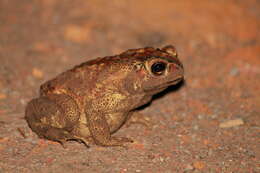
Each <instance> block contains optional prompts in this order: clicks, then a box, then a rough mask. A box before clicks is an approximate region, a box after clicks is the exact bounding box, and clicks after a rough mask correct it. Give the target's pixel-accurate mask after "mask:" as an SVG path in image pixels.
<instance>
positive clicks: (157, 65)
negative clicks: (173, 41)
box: [151, 62, 166, 75]
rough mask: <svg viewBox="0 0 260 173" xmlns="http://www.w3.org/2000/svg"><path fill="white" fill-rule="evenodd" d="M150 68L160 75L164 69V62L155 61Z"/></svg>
mask: <svg viewBox="0 0 260 173" xmlns="http://www.w3.org/2000/svg"><path fill="white" fill-rule="evenodd" d="M151 69H152V72H153V73H154V74H156V75H160V74H162V73H163V72H164V70H165V69H166V64H165V63H163V62H156V63H154V64H153V65H152V67H151Z"/></svg>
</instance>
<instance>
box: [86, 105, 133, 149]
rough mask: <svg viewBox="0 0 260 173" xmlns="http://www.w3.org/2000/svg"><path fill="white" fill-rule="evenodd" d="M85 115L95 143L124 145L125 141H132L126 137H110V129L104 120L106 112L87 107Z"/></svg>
mask: <svg viewBox="0 0 260 173" xmlns="http://www.w3.org/2000/svg"><path fill="white" fill-rule="evenodd" d="M85 112H86V117H87V121H88V124H89V130H90V133H91V136H92V138H93V139H94V141H95V143H96V144H97V145H102V146H124V144H125V143H126V142H133V141H132V140H131V139H129V138H126V137H112V136H111V129H110V127H109V124H108V122H107V120H106V113H104V112H100V111H93V110H92V109H89V108H88V109H87V111H85Z"/></svg>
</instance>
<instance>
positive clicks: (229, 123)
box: [219, 118, 244, 128]
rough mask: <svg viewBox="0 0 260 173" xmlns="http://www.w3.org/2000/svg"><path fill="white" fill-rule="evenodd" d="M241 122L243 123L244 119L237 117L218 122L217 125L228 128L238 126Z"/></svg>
mask: <svg viewBox="0 0 260 173" xmlns="http://www.w3.org/2000/svg"><path fill="white" fill-rule="evenodd" d="M243 124H244V121H243V120H242V119H240V118H238V119H234V120H228V121H225V122H223V123H220V124H219V127H220V128H230V127H236V126H240V125H243Z"/></svg>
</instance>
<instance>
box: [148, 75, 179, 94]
mask: <svg viewBox="0 0 260 173" xmlns="http://www.w3.org/2000/svg"><path fill="white" fill-rule="evenodd" d="M183 79H184V78H183V76H180V77H178V78H176V79H174V80H171V81H168V82H166V83H163V84H161V85H157V86H153V87H152V88H146V89H145V90H144V91H147V92H152V91H158V90H160V91H161V90H164V89H166V88H167V87H168V86H171V85H175V84H177V83H179V82H181V81H182V80H183Z"/></svg>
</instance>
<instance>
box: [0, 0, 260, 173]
mask: <svg viewBox="0 0 260 173" xmlns="http://www.w3.org/2000/svg"><path fill="white" fill-rule="evenodd" d="M259 32H260V2H259V0H246V1H244V0H229V1H226V0H218V1H212V0H197V1H188V0H175V1H173V0H160V1H159V0H157V1H149V0H142V1H140V0H139V1H138V0H125V1H124V0H111V1H105V0H93V1H83V0H77V1H75V0H38V1H36V0H33V1H26V0H12V1H11V0H1V1H0V172H55V173H59V172H64V171H65V172H118V173H124V172H154V173H155V172H165V173H170V172H177V173H179V172H180V173H184V172H185V173H189V172H197V173H198V172H205V173H218V172H221V173H231V172H234V173H257V172H260V164H259V163H260V142H259V141H260V140H259V137H260V129H259V127H260V33H259ZM166 44H173V45H175V46H176V48H177V50H178V52H179V57H180V59H181V61H182V62H183V63H184V66H185V78H186V82H185V84H184V85H182V86H181V87H180V88H179V89H178V90H171V89H169V90H167V91H166V92H164V94H163V95H162V96H161V97H158V98H156V99H155V100H154V101H153V102H152V104H151V105H149V106H147V107H145V108H144V109H143V110H141V112H142V113H144V114H146V115H147V116H149V117H150V118H151V120H152V121H153V123H154V126H153V127H152V128H151V129H147V128H145V127H143V126H141V125H132V126H130V127H128V128H127V127H123V128H122V129H120V130H119V131H118V132H117V133H116V134H115V135H118V136H127V137H131V138H132V139H134V140H135V142H134V143H133V144H130V145H129V148H128V149H124V148H120V147H113V148H103V147H98V146H91V148H89V149H87V148H86V147H85V146H84V145H83V144H80V143H77V142H73V141H70V142H68V143H67V148H65V149H64V148H63V147H62V146H61V145H60V144H58V143H55V142H50V141H46V140H43V139H39V138H38V137H37V136H36V135H35V134H34V133H33V132H32V131H31V130H30V128H29V127H28V126H27V123H26V121H25V120H24V118H23V117H24V109H25V106H26V104H27V102H28V101H29V100H30V99H32V98H34V97H37V95H38V89H39V86H40V85H41V84H42V83H43V82H44V81H46V80H48V79H51V78H52V77H54V76H56V75H57V74H59V73H61V72H63V71H64V70H66V69H68V68H71V67H73V66H74V65H77V64H79V63H81V62H84V61H86V60H89V59H92V58H95V57H102V56H106V55H114V54H116V53H120V52H121V51H124V50H126V49H129V48H137V47H144V46H156V47H161V46H163V45H166ZM227 123H228V124H227Z"/></svg>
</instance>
